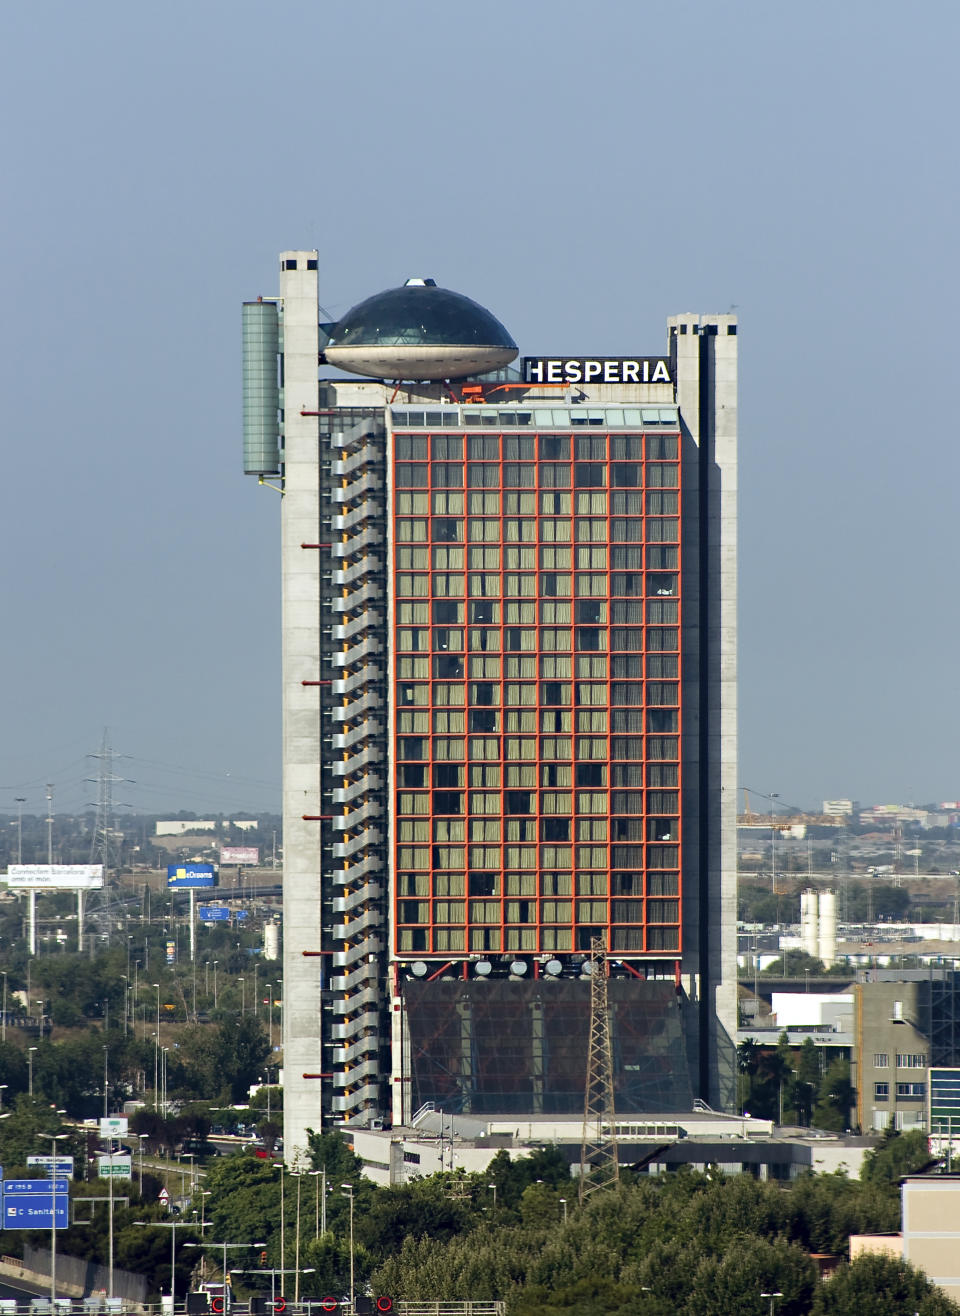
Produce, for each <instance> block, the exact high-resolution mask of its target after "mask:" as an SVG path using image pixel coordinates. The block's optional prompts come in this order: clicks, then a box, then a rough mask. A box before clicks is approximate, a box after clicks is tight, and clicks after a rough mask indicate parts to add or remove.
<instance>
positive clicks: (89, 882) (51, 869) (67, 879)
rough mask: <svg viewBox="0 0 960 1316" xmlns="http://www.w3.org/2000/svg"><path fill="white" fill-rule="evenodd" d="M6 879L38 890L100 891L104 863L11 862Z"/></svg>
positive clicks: (9, 884)
mask: <svg viewBox="0 0 960 1316" xmlns="http://www.w3.org/2000/svg"><path fill="white" fill-rule="evenodd" d="M5 881H6V883H7V885H8V886H13V887H25V888H33V889H34V890H37V891H42V890H44V889H47V890H50V891H93V890H96V891H99V890H100V888H101V887H102V886H103V864H10V865H9V867H8V868H7V874H6V878H5Z"/></svg>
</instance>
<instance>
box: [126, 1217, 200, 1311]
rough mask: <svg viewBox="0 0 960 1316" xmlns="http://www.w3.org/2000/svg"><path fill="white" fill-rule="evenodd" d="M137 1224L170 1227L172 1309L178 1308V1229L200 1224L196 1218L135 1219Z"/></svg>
mask: <svg viewBox="0 0 960 1316" xmlns="http://www.w3.org/2000/svg"><path fill="white" fill-rule="evenodd" d="M133 1223H134V1224H135V1225H140V1226H141V1228H143V1229H169V1230H170V1310H171V1311H175V1310H176V1283H177V1278H176V1269H175V1267H176V1262H177V1230H178V1229H198V1228H199V1225H198V1224H197V1222H196V1221H195V1220H189V1221H188V1220H134V1222H133Z"/></svg>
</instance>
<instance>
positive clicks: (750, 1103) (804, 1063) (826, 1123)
mask: <svg viewBox="0 0 960 1316" xmlns="http://www.w3.org/2000/svg"><path fill="white" fill-rule="evenodd" d="M737 1070H738V1084H739V1093H738V1099H739V1103H740V1109H741V1110H743V1111H747V1112H749V1114H751V1115H755V1116H757V1117H758V1118H760V1119H772V1120H777V1122H778V1123H781V1124H783V1123H787V1124H799V1125H802V1126H804V1127H808V1126H809V1125H811V1124H812V1125H815V1126H816V1127H817V1128H820V1129H830V1130H833V1131H836V1132H842V1131H843V1130H845V1129H849V1127H850V1119H851V1108H852V1106H853V1102H854V1098H855V1095H856V1094H855V1092H854V1089H853V1087H852V1086H851V1083H850V1065H849V1062H848V1061H846V1060H835V1061H833V1062H832V1063H831V1064H830V1065H829V1066H828V1067H827V1069H826V1070H825V1071H823V1072H821V1058H820V1052H819V1051H818V1050H817V1048H816V1045H815V1044H814V1042H813V1040H812V1039H811V1038H809V1037H808V1038H807V1039H806V1040H805V1041H804V1043H803V1045H802V1046H799V1047H792V1046H790V1044H789V1042H788V1041H787V1035H786V1033H782V1034H781V1035H780V1040H779V1041H778V1043H777V1045H776V1047H764V1046H760V1045H759V1043H757V1042H755V1041H754V1040H753V1039H752V1038H747V1039H746V1040H745V1041H743V1042H741V1043H740V1045H739V1046H738V1047H737Z"/></svg>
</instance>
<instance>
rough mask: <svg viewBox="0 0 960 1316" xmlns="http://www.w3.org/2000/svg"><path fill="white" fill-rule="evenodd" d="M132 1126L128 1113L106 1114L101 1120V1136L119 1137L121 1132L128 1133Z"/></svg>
mask: <svg viewBox="0 0 960 1316" xmlns="http://www.w3.org/2000/svg"><path fill="white" fill-rule="evenodd" d="M129 1128H130V1121H129V1120H128V1119H127V1117H126V1115H104V1116H102V1117H101V1120H100V1137H101V1138H119V1137H120V1135H121V1134H123V1133H126V1132H127V1131H128V1130H129Z"/></svg>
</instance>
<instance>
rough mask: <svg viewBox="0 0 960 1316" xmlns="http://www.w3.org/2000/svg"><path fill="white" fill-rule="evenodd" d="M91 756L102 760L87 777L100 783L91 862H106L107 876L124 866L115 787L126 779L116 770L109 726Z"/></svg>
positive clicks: (105, 872)
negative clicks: (116, 824) (115, 811)
mask: <svg viewBox="0 0 960 1316" xmlns="http://www.w3.org/2000/svg"><path fill="white" fill-rule="evenodd" d="M87 758H90V759H97V760H98V761H99V764H100V771H99V773H98V775H97V776H96V777H88V778H87V781H90V782H95V783H96V785H97V816H96V821H95V822H94V825H93V836H92V837H91V838H90V862H91V864H103V876H104V878H105V879H106V878H107V877H108V876H109V873H110V870H111V869H116V868H119V866H120V837H119V833H118V832H117V830H116V828H115V827H114V825H113V788H114V786H115V785H116V784H117V782H121V781H126V778H125V777H118V776H117V774H116V773H115V772H114V770H113V760H114V753H113V750H112V749H111V747H110V739H109V732H108V730H107V728H106V727H104V729H103V740H102V741H101V742H100V753H99V754H88V755H87Z"/></svg>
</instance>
